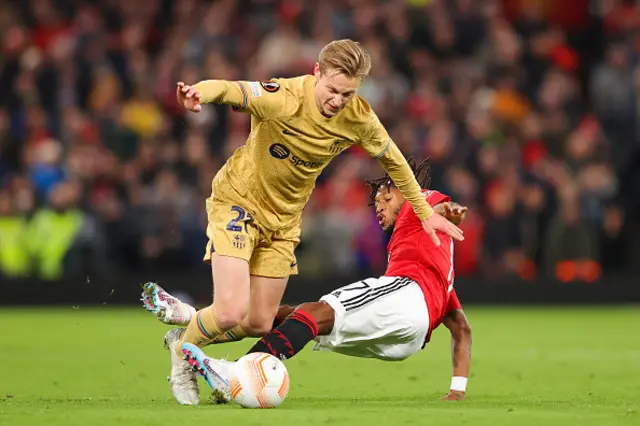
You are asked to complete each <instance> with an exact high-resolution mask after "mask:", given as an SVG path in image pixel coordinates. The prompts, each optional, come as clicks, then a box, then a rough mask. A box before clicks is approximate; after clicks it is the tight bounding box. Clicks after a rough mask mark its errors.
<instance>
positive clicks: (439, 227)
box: [422, 213, 464, 246]
mask: <svg viewBox="0 0 640 426" xmlns="http://www.w3.org/2000/svg"><path fill="white" fill-rule="evenodd" d="M422 228H423V229H424V231H425V232H426V233H427V234H429V237H430V238H431V241H433V243H434V244H435V245H436V246H440V238H438V235H436V231H442V232H444V233H445V234H447V235H448V236H450V237H451V238H453V239H455V240H458V241H462V240H464V236H463V235H462V234H463V232H462V229H460V228H458V227H457V226H455V225H454V224H453V223H451V222H449V221H448V220H447V219H446V218H444V217H443V216H441V215H439V214H438V213H434V214H432V215H431V216H429V217H428V218H426V219H425V220H423V221H422Z"/></svg>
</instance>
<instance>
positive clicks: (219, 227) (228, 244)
mask: <svg viewBox="0 0 640 426" xmlns="http://www.w3.org/2000/svg"><path fill="white" fill-rule="evenodd" d="M206 207H207V218H208V221H209V223H208V225H207V236H208V237H209V243H208V244H207V251H206V253H205V256H204V261H205V262H206V263H210V262H211V254H212V253H217V254H219V255H222V256H230V257H236V258H240V259H244V260H246V261H247V262H249V273H250V274H251V275H260V276H264V277H271V278H286V277H288V276H290V275H296V274H297V273H298V262H297V261H296V257H295V255H294V251H295V248H296V247H297V245H298V244H299V243H300V226H295V227H292V228H287V229H281V230H278V231H270V230H267V229H265V228H264V227H262V226H260V224H259V223H257V221H256V220H255V219H254V217H253V215H252V214H251V213H250V212H249V210H253V209H250V208H249V206H246V207H245V206H239V205H236V204H234V203H229V202H226V201H221V200H218V199H215V198H207V202H206ZM254 211H255V210H254Z"/></svg>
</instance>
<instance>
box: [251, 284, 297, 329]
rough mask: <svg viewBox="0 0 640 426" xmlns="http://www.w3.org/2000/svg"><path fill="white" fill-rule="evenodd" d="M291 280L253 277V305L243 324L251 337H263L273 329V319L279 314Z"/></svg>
mask: <svg viewBox="0 0 640 426" xmlns="http://www.w3.org/2000/svg"><path fill="white" fill-rule="evenodd" d="M288 281H289V278H288V277H287V278H270V277H262V276H258V275H251V303H250V305H249V314H248V315H247V317H246V318H245V320H244V322H243V324H242V325H243V327H245V331H246V332H247V334H248V335H249V336H251V337H262V336H264V335H265V334H267V333H268V332H269V331H271V329H272V328H273V319H274V318H275V316H276V314H277V313H278V309H279V308H280V302H281V301H282V296H283V295H284V292H285V290H286V289H287V282H288Z"/></svg>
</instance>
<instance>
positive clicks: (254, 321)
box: [242, 316, 273, 337]
mask: <svg viewBox="0 0 640 426" xmlns="http://www.w3.org/2000/svg"><path fill="white" fill-rule="evenodd" d="M272 327H273V318H264V317H263V318H252V317H251V316H249V320H248V321H247V324H246V325H244V326H243V327H242V328H243V329H244V331H245V332H246V333H247V335H249V336H250V337H262V336H264V335H265V334H267V333H268V332H270V331H271V328H272Z"/></svg>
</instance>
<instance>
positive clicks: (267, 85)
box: [260, 81, 280, 93]
mask: <svg viewBox="0 0 640 426" xmlns="http://www.w3.org/2000/svg"><path fill="white" fill-rule="evenodd" d="M260 85H261V86H262V88H263V89H264V90H266V91H267V92H269V93H275V92H277V91H278V90H280V85H279V84H278V83H276V82H275V81H263V82H261V83H260Z"/></svg>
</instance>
